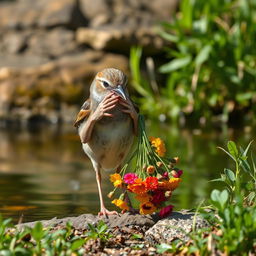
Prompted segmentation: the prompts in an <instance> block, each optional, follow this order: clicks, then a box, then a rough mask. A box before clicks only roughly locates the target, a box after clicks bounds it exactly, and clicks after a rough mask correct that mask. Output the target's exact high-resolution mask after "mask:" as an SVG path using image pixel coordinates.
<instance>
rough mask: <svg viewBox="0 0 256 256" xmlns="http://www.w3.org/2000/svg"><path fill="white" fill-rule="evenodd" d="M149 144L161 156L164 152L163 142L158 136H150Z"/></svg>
mask: <svg viewBox="0 0 256 256" xmlns="http://www.w3.org/2000/svg"><path fill="white" fill-rule="evenodd" d="M149 140H150V142H151V145H152V146H153V147H154V148H155V151H156V153H157V154H158V155H159V156H161V157H163V156H164V155H165V152H166V148H165V144H164V142H163V141H162V140H161V139H160V138H155V137H150V138H149Z"/></svg>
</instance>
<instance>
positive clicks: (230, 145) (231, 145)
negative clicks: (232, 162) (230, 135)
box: [228, 141, 239, 160]
mask: <svg viewBox="0 0 256 256" xmlns="http://www.w3.org/2000/svg"><path fill="white" fill-rule="evenodd" d="M228 151H229V153H230V154H231V155H232V156H233V157H234V158H235V159H236V160H237V159H238V157H239V153H238V150H237V147H236V144H235V142H234V141H229V142H228Z"/></svg>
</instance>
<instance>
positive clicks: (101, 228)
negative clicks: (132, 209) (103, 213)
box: [97, 221, 108, 234]
mask: <svg viewBox="0 0 256 256" xmlns="http://www.w3.org/2000/svg"><path fill="white" fill-rule="evenodd" d="M97 229H98V233H99V234H101V233H104V232H105V231H106V230H107V229H108V226H107V225H106V224H105V223H104V222H103V221H102V223H99V225H98V227H97Z"/></svg>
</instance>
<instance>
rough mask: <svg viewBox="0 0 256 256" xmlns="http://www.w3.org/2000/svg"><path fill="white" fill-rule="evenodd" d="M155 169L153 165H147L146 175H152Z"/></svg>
mask: <svg viewBox="0 0 256 256" xmlns="http://www.w3.org/2000/svg"><path fill="white" fill-rule="evenodd" d="M155 170H156V169H155V167H154V166H153V165H149V166H148V168H147V173H148V174H153V173H154V172H155Z"/></svg>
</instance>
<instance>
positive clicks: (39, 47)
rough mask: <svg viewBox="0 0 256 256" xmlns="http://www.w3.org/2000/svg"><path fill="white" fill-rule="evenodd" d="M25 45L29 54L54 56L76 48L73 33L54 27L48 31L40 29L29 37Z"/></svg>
mask: <svg viewBox="0 0 256 256" xmlns="http://www.w3.org/2000/svg"><path fill="white" fill-rule="evenodd" d="M27 45H28V51H27V52H29V53H31V54H35V55H39V56H40V55H41V56H47V57H54V58H56V57H58V56H61V55H63V54H69V53H70V52H72V51H75V50H76V49H77V45H76V44H75V41H74V33H73V32H72V31H71V30H68V29H65V28H55V29H52V30H50V31H47V30H40V31H38V32H36V33H34V34H33V35H32V36H31V37H30V39H29V41H28V42H27Z"/></svg>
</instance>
